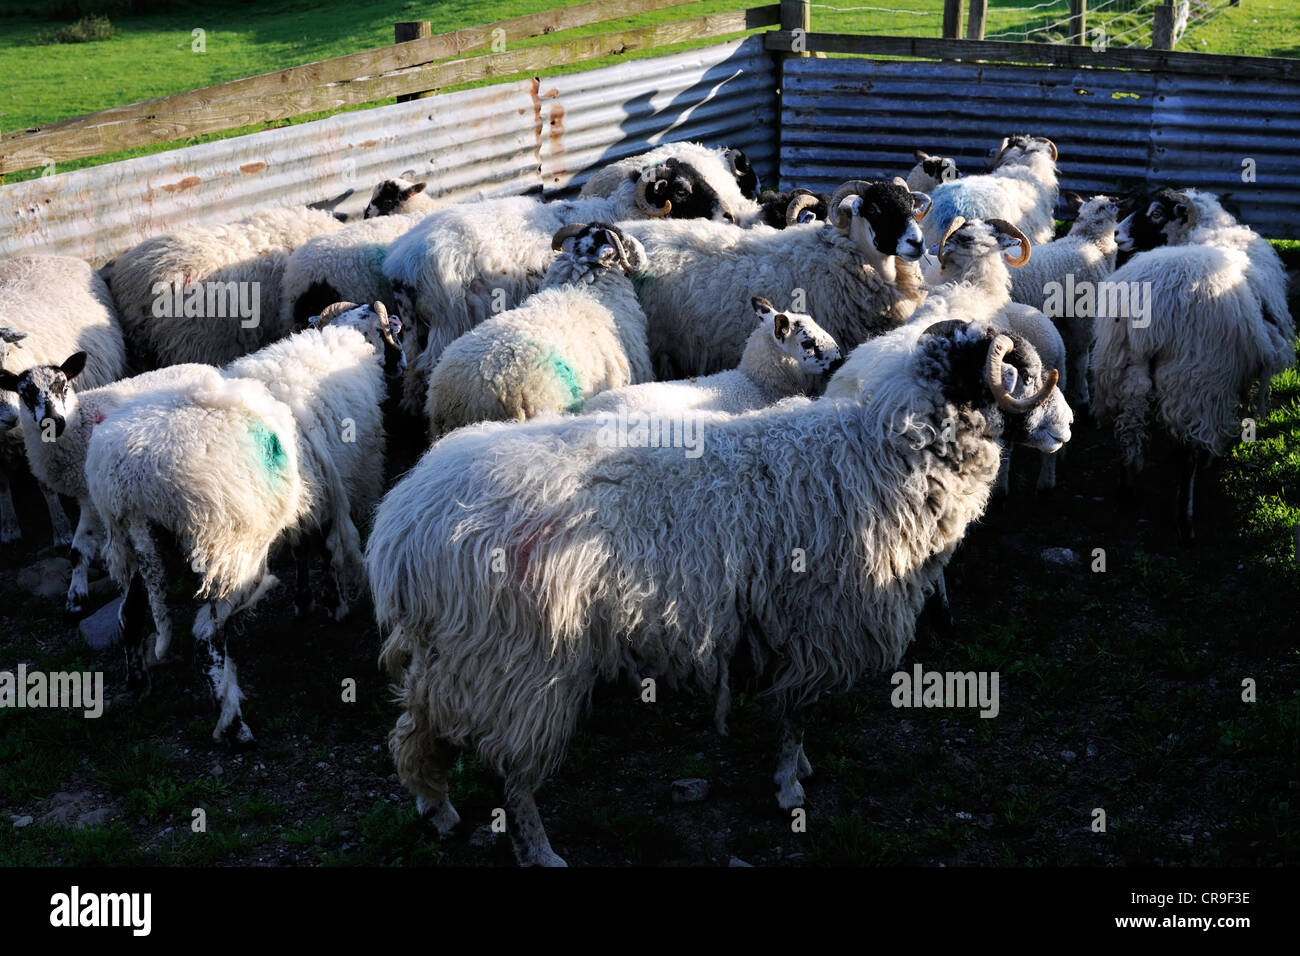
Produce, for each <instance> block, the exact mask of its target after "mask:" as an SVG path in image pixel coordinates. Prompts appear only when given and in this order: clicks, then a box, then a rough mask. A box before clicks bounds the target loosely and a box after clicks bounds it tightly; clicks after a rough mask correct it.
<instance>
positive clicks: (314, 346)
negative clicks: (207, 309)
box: [86, 302, 402, 745]
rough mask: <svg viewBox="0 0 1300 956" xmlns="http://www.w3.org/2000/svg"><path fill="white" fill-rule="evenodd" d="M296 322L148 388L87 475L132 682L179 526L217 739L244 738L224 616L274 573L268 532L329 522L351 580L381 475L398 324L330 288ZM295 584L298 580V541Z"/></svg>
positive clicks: (315, 529)
mask: <svg viewBox="0 0 1300 956" xmlns="http://www.w3.org/2000/svg"><path fill="white" fill-rule="evenodd" d="M319 324H320V325H322V326H323V327H322V328H311V329H306V330H304V331H302V332H298V333H296V334H295V335H292V336H290V337H289V338H287V339H285V340H283V341H280V342H276V343H273V344H272V345H269V346H267V347H266V348H264V349H262V350H261V351H259V352H256V353H253V354H252V355H248V356H245V357H244V358H242V359H240V360H239V361H237V362H235V363H233V364H232V365H230V366H229V367H228V368H227V369H226V370H225V371H224V374H223V375H222V377H221V379H220V380H219V381H216V382H210V381H203V382H199V383H195V382H193V381H190V380H186V381H184V382H182V383H180V384H178V385H176V386H174V387H172V388H163V389H151V390H149V391H147V392H145V393H143V394H141V395H139V396H136V397H135V398H133V399H131V400H130V401H128V402H126V403H124V404H123V405H121V406H120V407H119V408H118V410H117V412H116V413H115V414H114V415H112V416H111V417H110V418H109V419H108V420H107V421H106V422H104V423H103V424H101V425H100V426H98V427H97V428H96V429H95V431H94V433H93V435H92V436H91V439H90V444H89V447H88V449H87V453H86V484H87V488H88V490H89V492H90V499H91V502H92V504H93V505H94V507H95V509H96V510H97V511H98V513H99V515H100V517H101V518H102V520H103V522H104V526H105V529H106V535H105V553H106V556H107V559H108V568H109V573H110V575H111V576H112V578H113V580H114V581H115V582H117V583H118V584H119V585H120V586H122V587H123V588H125V589H126V597H125V600H124V601H123V604H122V608H121V611H120V613H119V629H120V631H121V635H122V642H123V646H124V647H125V649H126V653H127V670H128V677H129V680H130V682H131V684H132V685H133V686H137V687H138V686H142V685H143V686H145V687H147V685H148V678H149V672H148V668H147V667H146V666H145V661H146V658H147V655H148V648H147V647H146V644H147V641H146V637H145V636H146V635H147V633H148V628H147V626H146V625H145V622H146V621H147V619H148V617H149V615H150V612H152V616H153V621H154V625H155V627H156V629H157V639H156V642H155V644H154V648H153V651H154V655H155V656H156V657H157V658H158V659H162V658H163V657H164V656H165V654H166V653H167V649H168V646H169V644H170V640H171V632H172V628H171V623H170V619H169V615H168V611H167V587H166V585H167V581H166V575H165V571H166V569H165V566H164V562H163V559H162V554H163V551H162V550H161V548H162V544H163V541H164V540H165V539H166V538H171V539H173V540H174V541H175V543H176V545H177V549H178V550H179V552H180V554H181V555H182V557H183V558H184V559H185V560H186V561H187V562H189V566H190V570H191V571H193V572H194V575H195V576H196V578H197V587H196V589H195V596H196V598H197V599H199V600H200V601H201V602H202V604H201V606H200V608H199V611H198V614H197V615H196V617H195V621H194V625H193V632H194V636H195V639H196V642H197V645H198V647H199V649H200V651H201V659H202V660H203V662H204V665H205V667H206V675H207V679H208V683H209V687H210V689H211V690H212V693H213V695H214V698H215V699H216V702H217V705H218V708H219V711H220V713H219V717H218V720H217V724H216V727H215V729H214V730H213V734H212V736H213V739H214V740H218V741H221V740H225V741H226V742H228V743H231V744H234V745H246V744H248V743H251V742H252V739H253V735H252V732H251V730H249V728H248V725H247V724H246V723H245V722H244V719H243V716H242V714H241V712H240V706H239V702H240V699H241V698H242V696H243V695H242V693H241V691H240V689H239V683H238V679H237V676H236V673H235V667H234V663H233V662H232V661H231V660H230V658H229V657H228V656H227V655H226V652H225V633H224V630H225V626H226V623H227V622H228V620H229V619H230V617H231V615H233V614H235V613H237V612H239V611H242V610H244V609H246V608H251V607H252V606H254V605H255V604H256V603H257V602H258V601H259V600H260V599H261V598H262V597H263V596H264V595H265V594H266V592H267V591H268V590H269V589H270V588H271V587H272V586H273V585H274V584H275V583H276V580H275V577H274V576H273V575H271V574H270V573H269V572H268V571H267V562H268V559H269V556H270V551H271V548H272V546H273V545H275V544H276V543H277V542H280V541H286V542H287V543H290V544H291V545H294V546H296V548H300V547H301V545H302V543H303V542H304V541H305V539H307V538H308V537H309V536H312V535H314V534H316V533H319V534H322V535H324V537H325V541H326V545H327V548H328V550H329V553H330V556H331V569H332V571H333V575H334V578H335V581H336V582H337V584H338V587H339V592H340V599H339V605H338V607H337V609H336V617H340V618H341V617H342V616H343V615H344V614H345V613H346V611H347V604H346V601H345V600H344V599H343V597H342V595H343V594H344V593H345V590H346V588H347V587H348V586H349V585H350V584H352V583H354V582H358V583H359V577H358V571H359V569H360V560H361V552H360V533H359V531H358V525H360V526H361V527H362V528H364V527H365V525H366V519H367V517H368V515H369V514H370V510H371V507H372V505H373V502H374V501H375V499H376V498H377V497H378V495H379V491H380V483H381V481H382V475H383V458H384V439H383V426H382V420H381V413H380V406H381V404H382V402H383V400H384V393H385V382H386V380H389V379H393V378H394V377H395V376H396V375H398V374H400V372H401V359H402V354H401V347H400V344H399V343H398V342H397V341H396V336H397V334H398V332H399V331H400V329H395V328H394V327H393V326H394V323H393V322H392V321H390V319H389V317H388V316H387V314H386V312H385V310H384V307H383V304H382V303H379V302H376V303H375V304H374V305H373V306H371V307H357V306H354V305H353V304H352V303H338V304H336V305H335V306H333V307H331V308H330V309H327V310H326V311H325V312H324V313H322V315H321V317H320V323H319ZM299 559H300V560H299V578H298V592H299V593H298V598H299V608H300V610H301V609H303V604H302V599H303V592H304V591H306V589H307V580H306V577H305V575H304V573H303V571H304V564H303V556H302V554H301V551H300V552H299Z"/></svg>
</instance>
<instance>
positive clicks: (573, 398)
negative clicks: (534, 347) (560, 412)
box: [543, 348, 582, 412]
mask: <svg viewBox="0 0 1300 956" xmlns="http://www.w3.org/2000/svg"><path fill="white" fill-rule="evenodd" d="M543 361H544V362H545V363H546V366H547V367H548V368H549V369H550V371H551V374H552V375H554V376H555V377H556V378H558V379H559V380H560V384H561V385H563V386H564V387H565V388H566V389H568V390H569V404H568V405H567V406H566V407H565V409H564V410H565V411H566V412H576V411H579V410H581V408H582V386H581V385H579V384H578V373H577V372H575V371H574V370H573V366H572V365H570V364H569V363H568V362H566V361H565V360H564V356H563V355H561V354H560V353H559V352H558V351H556V350H555V349H553V348H552V349H550V350H549V351H548V352H547V353H546V358H545V359H544V360H543Z"/></svg>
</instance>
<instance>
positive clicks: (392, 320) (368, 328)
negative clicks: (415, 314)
mask: <svg viewBox="0 0 1300 956" xmlns="http://www.w3.org/2000/svg"><path fill="white" fill-rule="evenodd" d="M308 323H309V324H310V325H311V326H312V328H317V329H320V328H324V327H325V326H327V325H345V326H348V327H350V328H354V329H356V330H357V331H358V332H360V333H361V334H362V335H364V336H365V337H366V341H367V342H369V343H370V344H371V345H372V346H373V347H374V348H375V349H376V350H380V351H381V354H382V355H383V356H384V377H385V378H387V379H388V380H389V381H392V380H394V379H396V378H399V377H401V375H402V373H404V372H405V371H406V353H405V352H403V351H402V320H401V319H400V318H399V317H398V316H396V315H389V314H388V309H387V308H386V307H385V306H384V303H382V302H378V301H376V302H373V303H371V304H370V305H357V304H356V303H355V302H335V303H334V304H333V305H330V306H326V307H325V308H324V309H322V310H321V314H320V315H317V316H313V317H312V318H311V319H309V320H308Z"/></svg>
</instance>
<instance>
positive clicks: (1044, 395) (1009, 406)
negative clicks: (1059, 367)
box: [985, 335, 1061, 415]
mask: <svg viewBox="0 0 1300 956" xmlns="http://www.w3.org/2000/svg"><path fill="white" fill-rule="evenodd" d="M1014 347H1015V343H1014V342H1012V341H1011V338H1010V336H1007V335H998V336H997V337H996V338H995V339H994V340H993V344H992V345H990V346H989V361H988V365H987V367H986V368H985V374H986V375H987V376H988V380H989V391H990V392H992V393H993V399H994V401H996V402H997V403H998V408H1000V409H1002V410H1003V411H1006V412H1016V413H1017V414H1021V415H1023V414H1024V413H1025V412H1029V411H1033V410H1034V409H1035V408H1037V407H1038V406H1039V405H1041V404H1043V402H1045V401H1047V399H1048V396H1050V395H1051V394H1052V389H1054V388H1056V382H1057V380H1058V379H1059V378H1060V377H1061V376H1060V373H1059V372H1057V371H1056V369H1052V370H1051V371H1049V372H1047V373H1046V374H1044V375H1043V386H1042V388H1040V389H1039V390H1038V391H1036V392H1035V393H1034V394H1033V395H1028V396H1026V397H1025V398H1012V397H1011V393H1010V392H1008V391H1007V389H1006V386H1005V385H1003V384H1002V359H1003V358H1005V357H1006V355H1007V353H1008V352H1010V351H1011V350H1012V349H1013V348H1014Z"/></svg>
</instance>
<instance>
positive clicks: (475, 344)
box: [425, 222, 654, 440]
mask: <svg viewBox="0 0 1300 956" xmlns="http://www.w3.org/2000/svg"><path fill="white" fill-rule="evenodd" d="M551 244H552V246H553V247H554V249H556V250H557V251H560V255H559V257H558V258H556V260H555V263H554V264H553V265H552V266H551V268H550V269H549V270H548V272H547V273H546V278H545V280H544V281H543V283H542V288H541V289H540V290H538V291H537V292H535V293H533V295H531V296H529V297H528V298H527V299H525V300H524V303H523V304H522V305H520V306H519V307H518V308H515V309H512V310H510V311H509V312H505V313H503V314H501V315H499V316H497V317H496V318H494V319H488V320H487V321H486V322H483V323H480V324H479V325H477V326H475V327H474V328H473V329H471V330H470V331H468V332H466V333H465V334H464V335H462V336H461V337H460V338H458V339H457V340H456V341H455V342H453V343H451V345H449V346H447V348H446V350H445V351H444V352H443V353H442V358H441V359H440V360H439V362H438V365H437V367H436V368H435V369H434V370H433V373H432V374H431V375H430V376H429V391H428V397H427V399H426V404H425V411H426V415H427V417H428V421H429V431H430V437H431V438H433V439H435V440H436V439H437V438H438V436H439V435H442V434H445V433H446V432H448V431H450V430H452V429H453V428H459V427H460V426H462V425H468V424H471V423H473V422H479V421H492V420H504V421H510V420H518V421H523V420H525V419H528V418H533V417H535V416H537V415H542V414H546V413H548V412H549V413H555V414H558V413H559V412H563V411H575V410H576V409H577V408H580V407H581V405H582V402H583V399H585V398H589V397H590V396H591V395H593V394H595V393H597V392H601V391H604V390H605V389H607V388H618V387H620V386H624V385H635V384H637V383H639V382H648V381H650V379H652V378H653V377H654V372H653V369H652V368H651V365H650V352H649V349H648V348H647V347H646V332H645V313H644V312H642V311H641V304H640V303H639V302H637V298H636V292H635V291H633V288H632V279H631V276H633V275H636V274H638V273H640V272H642V271H643V270H644V269H645V252H644V251H643V250H642V248H641V244H640V243H638V242H637V241H636V240H635V239H629V238H628V237H627V236H625V235H624V234H623V233H622V232H621V231H620V230H619V229H618V228H617V227H615V226H611V225H609V224H608V223H603V222H593V223H591V224H589V225H588V224H580V223H579V224H574V225H569V226H565V227H564V228H563V229H561V230H559V231H558V232H557V233H556V234H555V236H554V237H553V238H552V240H551ZM561 250H562V251H561Z"/></svg>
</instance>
